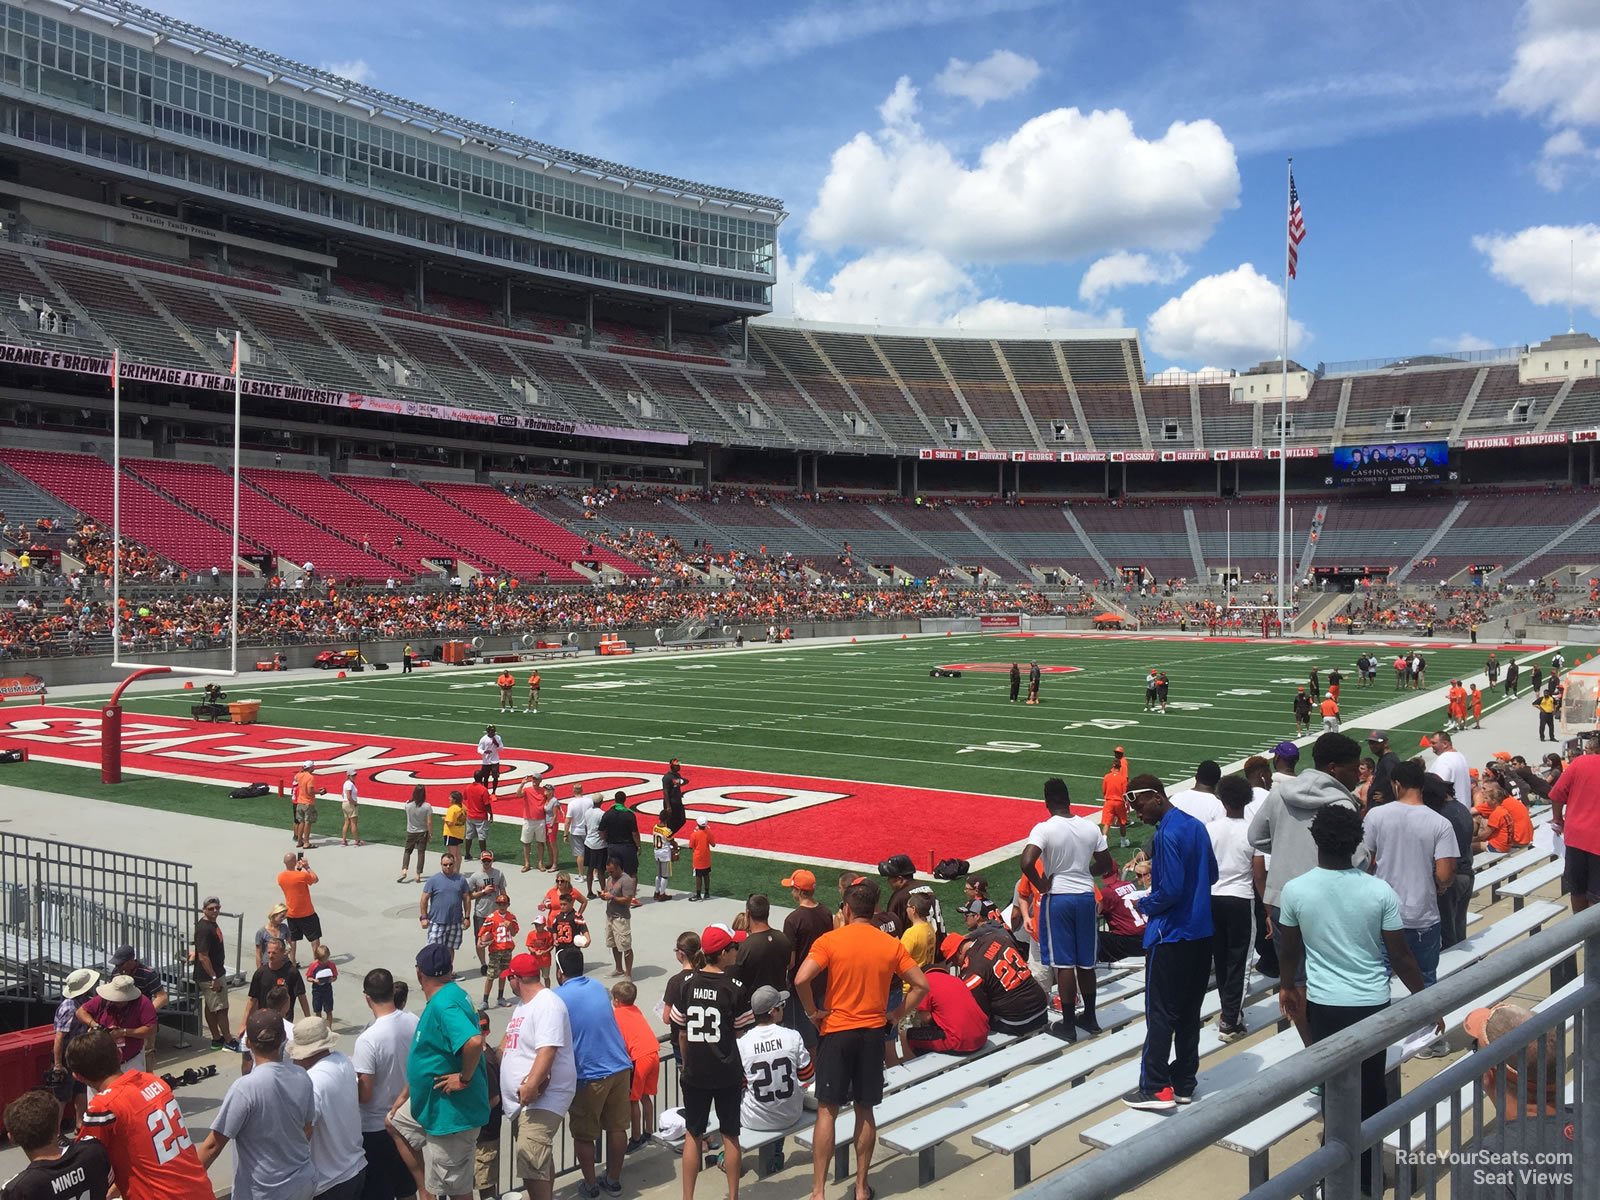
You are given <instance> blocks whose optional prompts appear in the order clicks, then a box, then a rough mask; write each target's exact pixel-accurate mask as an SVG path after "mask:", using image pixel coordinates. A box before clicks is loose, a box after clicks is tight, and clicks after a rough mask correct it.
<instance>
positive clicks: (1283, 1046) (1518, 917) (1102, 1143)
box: [1080, 900, 1565, 1189]
mask: <svg viewBox="0 0 1600 1200" xmlns="http://www.w3.org/2000/svg"><path fill="white" fill-rule="evenodd" d="M1563 911H1565V910H1564V909H1563V908H1562V907H1561V906H1560V905H1558V904H1550V903H1548V902H1546V901H1542V900H1536V901H1534V902H1533V903H1532V904H1529V905H1528V906H1527V907H1526V908H1524V909H1522V910H1521V911H1520V912H1515V913H1512V914H1511V915H1510V916H1508V917H1504V918H1502V919H1501V920H1499V921H1496V922H1495V923H1494V924H1492V925H1490V926H1489V927H1488V928H1487V929H1485V930H1483V931H1482V932H1481V933H1476V934H1473V935H1472V936H1471V937H1469V938H1467V939H1466V940H1465V941H1462V942H1458V943H1457V944H1456V945H1454V946H1452V947H1450V949H1448V950H1446V951H1444V952H1443V953H1442V954H1440V955H1439V971H1438V974H1439V975H1440V976H1445V975H1450V974H1453V973H1455V972H1456V971H1459V970H1461V969H1462V968H1463V967H1466V966H1467V965H1469V964H1470V963H1474V962H1477V961H1478V960H1479V959H1481V958H1483V957H1484V956H1485V955H1486V954H1489V953H1491V952H1493V951H1495V950H1498V949H1500V948H1501V947H1502V946H1506V945H1509V944H1510V943H1512V942H1514V941H1516V940H1517V939H1518V938H1520V937H1522V936H1523V935H1524V934H1528V933H1537V932H1538V931H1539V929H1540V928H1542V927H1543V926H1544V924H1545V922H1547V921H1549V920H1552V919H1553V918H1555V917H1557V916H1559V915H1560V914H1561V913H1562V912H1563ZM1541 969H1542V968H1541ZM1391 988H1392V992H1393V995H1394V998H1395V999H1396V1000H1398V999H1400V998H1402V997H1403V996H1404V995H1406V994H1407V993H1406V990H1405V985H1404V984H1403V983H1401V982H1400V981H1399V980H1398V979H1395V980H1392V981H1391ZM1301 1048H1302V1047H1301V1043H1300V1039H1299V1035H1298V1034H1297V1033H1295V1031H1293V1030H1289V1031H1287V1032H1286V1033H1281V1034H1278V1035H1277V1036H1276V1037H1274V1038H1271V1039H1269V1040H1268V1041H1266V1042H1263V1043H1262V1044H1261V1045H1260V1046H1253V1047H1251V1048H1250V1049H1248V1050H1246V1051H1245V1052H1243V1053H1241V1054H1239V1055H1238V1056H1236V1057H1234V1058H1230V1059H1229V1060H1228V1061H1227V1062H1225V1063H1222V1064H1220V1065H1219V1066H1217V1067H1215V1068H1214V1069H1212V1070H1210V1071H1207V1072H1206V1073H1205V1074H1204V1075H1203V1076H1202V1077H1201V1080H1200V1082H1201V1084H1202V1086H1203V1088H1204V1092H1205V1093H1210V1092H1216V1091H1221V1090H1224V1089H1226V1088H1229V1087H1234V1086H1236V1085H1239V1084H1243V1083H1246V1082H1248V1081H1249V1079H1250V1078H1251V1077H1252V1076H1253V1075H1255V1074H1256V1073H1258V1072H1259V1071H1262V1070H1264V1069H1265V1068H1266V1067H1268V1066H1270V1065H1271V1064H1272V1063H1274V1062H1278V1061H1280V1060H1281V1059H1282V1058H1283V1057H1285V1056H1287V1055H1290V1054H1293V1053H1295V1052H1296V1051H1297V1050H1299V1049H1301ZM1401 1061H1402V1059H1401V1056H1400V1054H1399V1053H1398V1051H1397V1048H1396V1047H1393V1046H1391V1047H1390V1048H1389V1052H1388V1062H1387V1064H1386V1067H1387V1069H1388V1070H1391V1071H1392V1070H1394V1069H1395V1068H1396V1067H1397V1066H1398V1065H1399V1063H1400V1062H1401ZM1241 1062H1243V1063H1244V1064H1245V1065H1243V1066H1237V1065H1235V1064H1238V1063H1241ZM1204 1098H1205V1097H1204V1093H1202V1094H1201V1095H1199V1096H1198V1097H1197V1102H1201V1103H1203V1102H1204ZM1321 1111H1322V1110H1321V1102H1320V1100H1318V1099H1317V1098H1316V1097H1315V1096H1312V1095H1310V1094H1309V1093H1308V1094H1307V1095H1305V1096H1302V1097H1301V1098H1300V1099H1298V1100H1296V1101H1293V1102H1291V1103H1288V1104H1283V1105H1280V1106H1279V1107H1278V1108H1276V1109H1274V1110H1273V1111H1272V1112H1270V1113H1266V1114H1264V1115H1262V1116H1260V1117H1257V1118H1256V1119H1255V1120H1253V1121H1251V1122H1249V1123H1248V1124H1245V1125H1243V1126H1240V1127H1239V1128H1238V1129H1235V1130H1234V1131H1233V1132H1231V1133H1229V1134H1228V1135H1227V1136H1226V1137H1223V1138H1220V1139H1218V1141H1217V1145H1218V1146H1221V1147H1222V1148H1223V1149H1225V1150H1232V1151H1234V1152H1235V1153H1237V1154H1243V1155H1245V1156H1246V1157H1247V1158H1248V1159H1249V1173H1250V1187H1251V1188H1252V1189H1254V1188H1256V1187H1259V1186H1261V1185H1262V1184H1264V1183H1265V1182H1266V1181H1267V1179H1268V1178H1270V1176H1271V1170H1270V1165H1269V1162H1268V1155H1269V1153H1270V1151H1271V1149H1272V1147H1273V1146H1274V1145H1276V1144H1277V1143H1278V1142H1280V1141H1282V1140H1283V1139H1284V1138H1286V1137H1288V1136H1289V1135H1290V1134H1292V1133H1294V1132H1295V1130H1297V1129H1299V1128H1300V1127H1301V1126H1303V1125H1305V1124H1307V1123H1308V1122H1310V1121H1312V1120H1315V1119H1316V1118H1317V1117H1318V1116H1320V1115H1321ZM1163 1119H1164V1118H1163V1116H1162V1114H1160V1113H1152V1112H1144V1111H1141V1110H1138V1109H1130V1110H1129V1111H1127V1112H1125V1113H1119V1114H1118V1115H1117V1116H1115V1117H1112V1118H1110V1119H1109V1120H1106V1121H1103V1122H1101V1123H1100V1124H1099V1125H1096V1126H1094V1127H1093V1128H1091V1129H1087V1130H1085V1131H1084V1132H1083V1133H1082V1134H1081V1135H1080V1136H1081V1137H1082V1139H1083V1140H1084V1142H1086V1143H1088V1144H1089V1145H1091V1146H1097V1147H1100V1148H1101V1149H1109V1148H1111V1147H1112V1146H1118V1145H1121V1144H1122V1143H1123V1142H1125V1141H1127V1140H1128V1139H1129V1138H1131V1137H1133V1136H1135V1135H1136V1134H1140V1133H1144V1132H1146V1131H1147V1130H1151V1129H1155V1128H1157V1127H1159V1126H1160V1124H1161V1121H1162V1120H1163Z"/></svg>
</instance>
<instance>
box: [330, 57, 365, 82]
mask: <svg viewBox="0 0 1600 1200" xmlns="http://www.w3.org/2000/svg"><path fill="white" fill-rule="evenodd" d="M322 69H323V70H324V71H327V72H329V73H330V74H333V75H337V76H339V78H341V79H348V80H349V81H350V82H351V83H371V82H372V76H373V71H372V66H371V64H369V63H368V62H367V60H366V59H364V58H352V59H351V60H350V61H348V62H337V63H324V64H323V65H322Z"/></svg>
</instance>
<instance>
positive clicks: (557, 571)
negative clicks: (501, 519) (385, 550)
mask: <svg viewBox="0 0 1600 1200" xmlns="http://www.w3.org/2000/svg"><path fill="white" fill-rule="evenodd" d="M337 479H338V482H339V485H340V486H341V487H344V488H348V489H349V490H350V491H352V492H354V493H355V494H356V495H358V496H364V497H366V498H367V499H368V500H371V501H372V502H373V503H374V504H377V505H379V506H381V507H383V508H386V509H388V510H389V511H390V512H392V513H394V514H395V515H396V516H398V517H399V518H400V519H401V520H404V521H408V522H410V523H411V524H413V525H416V526H417V527H418V528H419V529H433V530H438V531H440V532H441V534H443V535H444V536H448V537H449V539H450V541H451V543H452V544H453V545H456V546H459V547H461V550H462V555H463V557H466V558H470V559H471V560H472V561H473V562H475V563H482V564H485V565H486V566H487V567H488V568H490V569H491V570H494V571H504V572H506V573H507V574H510V575H513V576H515V577H517V578H519V579H526V580H528V581H530V582H532V581H535V580H537V579H538V578H539V576H540V574H541V573H542V574H545V575H548V576H549V577H550V579H551V581H552V582H555V583H573V582H577V581H579V580H582V579H584V576H583V575H580V574H579V573H578V572H577V571H574V570H573V569H572V568H571V567H570V566H568V565H567V562H565V561H561V560H558V559H557V558H555V557H554V556H553V555H551V554H549V553H546V552H543V551H540V550H536V549H535V548H534V547H532V546H530V545H528V544H526V543H525V542H521V541H518V540H517V539H516V538H514V537H512V536H511V535H510V534H507V533H504V532H502V531H501V529H499V528H498V527H496V525H495V524H494V523H493V522H491V521H490V520H488V519H487V518H483V517H479V516H478V515H477V514H476V513H473V512H467V511H463V510H462V509H460V508H457V507H456V506H455V505H454V504H451V503H450V502H449V501H448V500H445V499H444V498H443V497H442V496H436V495H435V494H434V493H432V492H430V491H428V489H427V488H424V487H420V486H419V485H417V484H415V483H412V482H411V481H410V480H409V479H381V478H371V477H368V476H364V475H340V476H337ZM482 490H483V491H486V492H490V493H491V494H492V495H493V496H495V497H497V498H498V499H499V501H500V504H497V505H496V506H495V510H494V511H495V513H496V515H497V516H498V515H501V513H502V511H503V510H502V508H501V506H502V505H510V504H511V503H512V502H511V501H510V500H508V499H506V497H504V496H502V495H500V493H498V492H495V491H494V489H493V488H483V489H482ZM523 511H524V512H526V511H527V510H526V509H524V510H523ZM530 515H531V514H530Z"/></svg>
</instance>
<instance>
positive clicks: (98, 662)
mask: <svg viewBox="0 0 1600 1200" xmlns="http://www.w3.org/2000/svg"><path fill="white" fill-rule="evenodd" d="M732 628H733V629H734V630H735V631H736V632H742V633H743V634H744V636H745V640H746V641H747V642H750V641H755V640H757V639H764V638H765V637H766V636H767V627H766V626H765V625H761V624H744V625H735V626H732ZM788 628H789V629H790V630H791V631H792V632H793V634H794V636H795V640H796V641H804V640H806V639H808V638H818V637H871V636H883V635H891V636H892V635H894V634H899V633H918V632H921V624H920V622H919V621H917V620H915V619H906V620H894V621H834V622H823V621H816V622H806V623H803V624H795V625H790V626H789V627H788ZM617 632H619V633H620V634H621V636H622V638H623V640H624V641H627V642H629V643H631V644H633V645H634V646H637V647H639V648H640V649H641V650H643V649H645V648H646V647H650V648H653V647H654V646H655V644H656V639H655V630H654V629H623V630H619V631H617ZM539 636H541V637H546V638H548V639H549V640H552V641H555V640H559V641H562V642H565V641H566V635H564V634H557V633H549V634H541V635H539ZM729 636H730V637H731V636H732V635H731V634H730V635H729ZM576 637H577V641H576V643H573V649H576V650H579V651H582V652H584V653H585V654H592V653H593V651H594V648H595V646H596V645H597V644H598V643H599V641H600V632H599V631H598V630H596V631H595V632H592V633H579V634H577V635H576ZM521 639H522V634H520V633H518V634H504V633H502V634H495V635H493V636H489V635H483V649H482V651H481V652H480V654H481V655H482V656H483V657H484V658H487V657H488V656H491V655H495V654H512V653H515V654H527V653H532V651H528V650H525V649H523V647H522V644H521ZM407 640H409V641H410V643H411V645H412V646H413V647H416V648H418V649H420V650H422V651H423V653H424V655H431V654H432V652H433V648H434V647H435V646H436V645H439V644H441V642H444V641H463V640H468V641H470V640H471V637H470V635H462V636H459V637H457V636H451V637H447V638H436V637H427V638H423V637H414V638H410V639H403V638H402V639H395V640H390V639H382V640H378V641H368V640H363V641H362V642H361V643H360V647H361V652H362V654H364V655H365V656H366V657H367V659H368V661H369V662H373V663H379V662H383V663H388V664H390V667H391V669H392V670H394V671H395V672H398V671H399V668H400V652H401V650H402V649H404V647H405V644H406V641H407ZM355 645H356V643H355V642H354V641H353V640H352V641H347V642H323V643H318V644H317V645H293V646H276V647H274V646H248V647H246V646H241V647H240V648H239V667H240V680H239V682H238V683H237V684H236V685H234V686H236V687H245V686H246V685H247V683H248V681H249V680H250V679H252V678H259V679H261V680H262V681H266V680H270V679H271V678H272V676H271V675H270V674H266V673H263V674H261V675H259V676H258V675H257V674H256V672H255V671H254V670H253V669H252V668H253V667H254V665H255V663H256V661H257V660H261V661H266V660H268V659H270V658H271V657H272V655H273V654H274V652H277V653H281V654H282V655H283V658H284V662H285V664H286V665H287V666H289V667H290V668H300V667H309V666H310V665H311V662H312V660H313V659H314V658H316V656H317V655H318V654H319V653H321V652H322V651H323V650H330V649H346V648H352V647H354V646H355ZM682 648H684V649H693V648H695V647H694V646H692V645H691V646H684V647H682ZM128 653H129V655H130V656H131V657H133V658H135V659H139V660H141V661H146V662H152V663H159V664H161V665H163V666H169V667H171V668H172V669H173V670H174V671H178V672H182V671H184V670H185V669H188V668H210V669H226V668H227V666H228V652H227V650H225V649H223V650H174V651H168V652H163V653H151V652H150V651H136V650H130V651H129V652H128ZM10 665H11V666H13V667H15V668H16V669H17V670H18V671H31V672H32V673H34V674H36V675H39V676H41V677H43V679H44V681H45V686H46V687H47V688H51V687H69V686H72V685H75V684H87V683H113V682H117V681H120V680H122V679H124V678H126V677H127V674H128V672H127V671H126V670H124V669H122V668H120V667H113V666H112V665H111V656H110V655H107V654H91V655H82V656H79V657H76V658H31V659H29V658H19V659H15V660H11V661H10ZM433 669H436V670H437V669H441V668H437V667H436V668H433Z"/></svg>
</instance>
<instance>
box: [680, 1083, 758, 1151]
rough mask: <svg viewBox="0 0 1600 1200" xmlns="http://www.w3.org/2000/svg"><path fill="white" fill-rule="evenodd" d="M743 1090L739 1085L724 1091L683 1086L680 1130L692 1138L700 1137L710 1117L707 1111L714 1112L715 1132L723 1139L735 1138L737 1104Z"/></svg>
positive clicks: (737, 1132) (737, 1121)
mask: <svg viewBox="0 0 1600 1200" xmlns="http://www.w3.org/2000/svg"><path fill="white" fill-rule="evenodd" d="M743 1096H744V1088H743V1087H742V1086H739V1085H735V1086H733V1087H726V1088H697V1087H694V1086H693V1085H691V1084H687V1083H686V1084H684V1085H683V1127H684V1128H685V1129H686V1130H688V1131H689V1132H690V1133H691V1134H693V1135H694V1136H695V1137H704V1136H705V1132H706V1125H707V1123H708V1122H709V1120H710V1117H711V1107H712V1105H715V1106H716V1109H717V1129H718V1130H719V1131H721V1133H722V1136H723V1137H731V1138H736V1137H738V1136H739V1101H740V1100H741V1099H742V1098H743Z"/></svg>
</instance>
